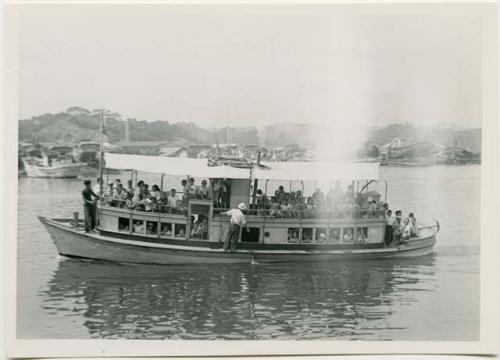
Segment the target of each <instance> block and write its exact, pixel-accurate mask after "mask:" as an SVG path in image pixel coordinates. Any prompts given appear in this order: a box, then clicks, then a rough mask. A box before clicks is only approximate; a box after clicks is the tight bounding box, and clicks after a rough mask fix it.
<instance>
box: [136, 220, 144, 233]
mask: <svg viewBox="0 0 500 360" xmlns="http://www.w3.org/2000/svg"><path fill="white" fill-rule="evenodd" d="M133 230H134V232H135V233H138V234H144V222H143V221H134V226H133Z"/></svg>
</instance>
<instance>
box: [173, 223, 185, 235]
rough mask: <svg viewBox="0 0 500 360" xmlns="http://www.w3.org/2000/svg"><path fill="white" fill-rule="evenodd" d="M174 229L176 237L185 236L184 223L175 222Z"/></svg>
mask: <svg viewBox="0 0 500 360" xmlns="http://www.w3.org/2000/svg"><path fill="white" fill-rule="evenodd" d="M174 229H175V237H176V238H180V239H181V238H182V239H185V238H186V224H175V227H174Z"/></svg>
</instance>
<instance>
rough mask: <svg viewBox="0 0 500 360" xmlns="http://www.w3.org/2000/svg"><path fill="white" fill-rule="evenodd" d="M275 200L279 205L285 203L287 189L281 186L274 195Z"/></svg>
mask: <svg viewBox="0 0 500 360" xmlns="http://www.w3.org/2000/svg"><path fill="white" fill-rule="evenodd" d="M274 198H275V199H276V202H277V203H278V204H281V203H282V202H283V201H285V199H286V192H285V188H284V187H283V185H280V187H279V188H278V190H276V192H275V193H274Z"/></svg>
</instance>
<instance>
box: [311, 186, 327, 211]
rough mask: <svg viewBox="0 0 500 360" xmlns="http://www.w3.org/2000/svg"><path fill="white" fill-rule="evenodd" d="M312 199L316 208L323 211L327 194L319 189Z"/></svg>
mask: <svg viewBox="0 0 500 360" xmlns="http://www.w3.org/2000/svg"><path fill="white" fill-rule="evenodd" d="M312 199H313V202H314V205H316V208H318V209H323V205H324V203H325V194H323V192H322V191H321V189H320V188H317V189H316V191H314V193H313V194H312Z"/></svg>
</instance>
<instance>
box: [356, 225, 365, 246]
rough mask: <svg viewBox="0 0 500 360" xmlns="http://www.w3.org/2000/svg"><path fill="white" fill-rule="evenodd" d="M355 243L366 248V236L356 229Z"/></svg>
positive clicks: (359, 229) (360, 229)
mask: <svg viewBox="0 0 500 360" xmlns="http://www.w3.org/2000/svg"><path fill="white" fill-rule="evenodd" d="M356 235H357V236H356V242H357V243H358V244H360V245H361V246H366V234H365V232H364V230H363V229H362V228H358V230H357V233H356Z"/></svg>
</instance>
